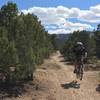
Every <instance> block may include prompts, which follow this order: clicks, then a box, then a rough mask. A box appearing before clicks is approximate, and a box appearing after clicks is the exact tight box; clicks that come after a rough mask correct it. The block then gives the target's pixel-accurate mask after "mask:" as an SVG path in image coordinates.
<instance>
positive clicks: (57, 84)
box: [4, 52, 100, 100]
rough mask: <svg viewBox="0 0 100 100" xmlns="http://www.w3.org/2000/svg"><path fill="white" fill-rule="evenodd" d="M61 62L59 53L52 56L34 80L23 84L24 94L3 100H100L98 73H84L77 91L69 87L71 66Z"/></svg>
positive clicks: (71, 72) (71, 77) (72, 76)
mask: <svg viewBox="0 0 100 100" xmlns="http://www.w3.org/2000/svg"><path fill="white" fill-rule="evenodd" d="M63 60H64V59H63V57H62V56H61V54H60V53H59V52H57V53H55V54H53V55H52V56H51V57H50V58H49V59H47V60H45V61H44V63H43V64H42V65H41V66H39V68H38V69H37V70H36V72H35V73H34V80H33V81H32V82H29V83H28V84H24V88H25V90H26V91H27V92H26V93H24V94H23V95H19V96H18V97H16V98H15V97H12V98H5V99H4V100H100V93H99V92H98V91H97V88H98V84H99V83H100V82H99V71H87V72H85V73H84V78H83V80H82V81H81V82H80V88H79V89H77V88H74V87H73V86H72V85H71V83H72V81H73V80H74V79H75V75H74V74H73V66H72V65H67V64H66V62H64V61H63Z"/></svg>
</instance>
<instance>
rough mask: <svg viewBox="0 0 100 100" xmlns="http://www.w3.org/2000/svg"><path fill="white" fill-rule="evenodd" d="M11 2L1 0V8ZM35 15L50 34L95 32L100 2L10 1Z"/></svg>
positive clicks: (96, 0) (83, 0) (20, 8)
mask: <svg viewBox="0 0 100 100" xmlns="http://www.w3.org/2000/svg"><path fill="white" fill-rule="evenodd" d="M8 1H9V0H0V7H1V6H2V5H3V4H5V3H7V2H8ZM10 1H13V2H15V3H17V5H18V8H19V10H20V11H22V12H24V13H25V14H27V13H34V14H36V15H37V16H38V17H39V20H41V22H42V24H43V25H44V27H45V28H46V30H48V31H49V32H50V33H68V32H73V31H74V30H82V29H86V30H93V29H94V28H96V26H97V24H98V23H100V0H10Z"/></svg>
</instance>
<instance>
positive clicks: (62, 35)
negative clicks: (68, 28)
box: [56, 34, 70, 47]
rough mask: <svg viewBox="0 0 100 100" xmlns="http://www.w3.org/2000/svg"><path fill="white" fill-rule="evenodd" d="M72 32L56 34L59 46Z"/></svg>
mask: <svg viewBox="0 0 100 100" xmlns="http://www.w3.org/2000/svg"><path fill="white" fill-rule="evenodd" d="M69 35H70V34H57V35H56V43H57V45H58V47H60V46H61V45H62V44H63V43H64V42H65V41H66V40H67V39H68V37H69Z"/></svg>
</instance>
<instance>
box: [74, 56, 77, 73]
mask: <svg viewBox="0 0 100 100" xmlns="http://www.w3.org/2000/svg"><path fill="white" fill-rule="evenodd" d="M77 65H78V60H77V57H75V62H74V73H76V70H77Z"/></svg>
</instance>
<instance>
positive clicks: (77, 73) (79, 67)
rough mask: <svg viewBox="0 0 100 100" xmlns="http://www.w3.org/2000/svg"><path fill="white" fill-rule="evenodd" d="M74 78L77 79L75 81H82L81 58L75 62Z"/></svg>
mask: <svg viewBox="0 0 100 100" xmlns="http://www.w3.org/2000/svg"><path fill="white" fill-rule="evenodd" d="M76 77H77V79H80V80H82V79H83V58H82V57H80V58H79V59H78V60H77V65H76Z"/></svg>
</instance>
